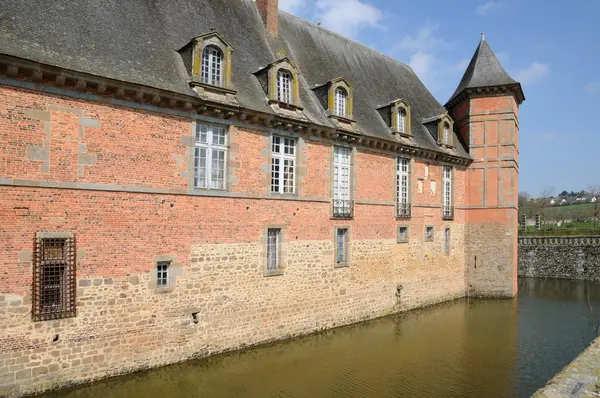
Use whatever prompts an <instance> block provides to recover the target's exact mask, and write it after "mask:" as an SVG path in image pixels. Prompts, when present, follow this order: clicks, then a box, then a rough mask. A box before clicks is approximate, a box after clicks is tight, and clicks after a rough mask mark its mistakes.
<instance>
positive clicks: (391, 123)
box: [377, 99, 412, 137]
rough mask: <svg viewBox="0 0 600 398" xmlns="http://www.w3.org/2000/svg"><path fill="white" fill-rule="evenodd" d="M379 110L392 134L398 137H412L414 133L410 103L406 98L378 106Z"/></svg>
mask: <svg viewBox="0 0 600 398" xmlns="http://www.w3.org/2000/svg"><path fill="white" fill-rule="evenodd" d="M377 111H378V112H379V114H380V115H381V117H382V118H383V120H384V122H385V123H386V124H387V125H388V127H389V128H390V132H391V133H392V134H394V135H396V136H397V137H410V136H411V135H412V132H411V131H412V130H411V129H412V123H411V119H412V118H411V113H410V104H409V103H408V102H407V101H406V100H403V99H397V100H395V101H393V102H392V103H390V104H388V105H385V106H382V107H380V108H378V109H377Z"/></svg>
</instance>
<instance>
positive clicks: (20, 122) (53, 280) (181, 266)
mask: <svg viewBox="0 0 600 398" xmlns="http://www.w3.org/2000/svg"><path fill="white" fill-rule="evenodd" d="M3 7H4V10H3V13H1V14H0V193H1V195H2V201H1V202H0V216H1V218H2V223H1V226H0V258H1V259H2V271H1V272H0V395H3V394H9V395H20V394H24V393H29V392H34V391H41V390H44V389H48V388H54V387H58V386H65V385H69V384H73V383H79V382H85V381H90V380H94V379H98V378H101V377H106V376H109V375H115V374H120V373H126V372H129V371H134V370H138V369H143V368H148V367H154V366H159V365H163V364H168V363H173V362H176V361H181V360H184V359H188V358H192V357H198V356H205V355H211V354H214V353H218V352H224V351H227V350H233V349H238V348H241V347H247V346H251V345H255V344H259V343H263V342H267V341H272V340H276V339H283V338H287V337H290V336H295V335H301V334H306V333H310V332H314V331H317V330H322V329H327V328H332V327H335V326H339V325H344V324H349V323H352V322H357V321H360V320H364V319H369V318H373V317H377V316H382V315H386V314H390V313H393V312H398V311H403V310H408V309H411V308H416V307H420V306H425V305H429V304H433V303H437V302H441V301H444V300H450V299H454V298H459V297H463V296H465V295H466V294H467V293H469V294H470V295H479V296H486V297H487V296H495V297H512V296H514V295H515V294H516V275H517V273H516V264H517V244H516V238H517V236H516V231H517V210H516V205H517V192H518V187H517V183H518V105H519V104H520V103H521V102H522V101H523V100H524V96H523V92H522V90H521V87H520V84H519V83H517V82H516V81H514V80H513V79H511V78H510V77H509V76H508V75H507V74H506V72H505V71H504V69H503V68H502V66H501V65H500V64H499V62H498V60H497V59H496V57H495V56H494V55H493V53H492V51H491V49H490V47H489V45H488V44H487V42H486V41H485V40H484V39H483V37H482V40H481V42H480V43H479V46H478V47H477V50H476V52H475V55H474V56H473V59H472V61H471V63H470V64H469V66H468V68H467V71H466V72H465V75H464V77H463V79H462V81H461V82H460V84H459V86H458V88H457V90H456V92H455V94H454V95H453V96H452V98H451V99H450V100H449V101H448V103H447V104H446V105H445V106H442V105H441V104H439V103H438V102H437V101H436V100H435V99H434V98H433V96H432V95H431V94H430V93H429V91H428V90H427V89H426V88H425V86H424V85H423V84H422V83H421V82H420V81H419V79H418V78H417V77H416V75H415V74H414V72H413V71H412V70H411V69H410V67H408V66H407V65H405V64H402V63H400V62H398V61H395V60H393V59H391V58H389V57H387V56H385V55H383V54H381V53H378V52H376V51H374V50H372V49H369V48H367V47H364V46H362V45H360V44H357V43H355V42H353V41H350V40H348V39H346V38H344V37H341V36H339V35H337V34H334V33H332V32H330V31H328V30H326V29H324V28H322V27H320V26H317V25H313V24H311V23H309V22H307V21H304V20H301V19H299V18H296V17H294V16H291V15H289V14H285V13H280V12H278V8H277V0H256V2H254V1H252V0H193V1H192V0H174V1H171V2H168V5H167V4H166V3H160V2H147V1H144V0H119V1H116V0H107V1H104V2H102V5H101V6H99V5H98V4H97V3H96V2H93V1H88V0H86V1H78V2H75V3H73V2H67V1H63V0H57V1H54V2H53V3H52V5H50V6H49V5H47V4H44V5H43V6H42V5H41V4H40V6H39V7H34V6H32V5H31V4H30V3H27V4H25V2H12V3H7V4H5V5H4V6H3Z"/></svg>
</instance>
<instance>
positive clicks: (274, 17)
mask: <svg viewBox="0 0 600 398" xmlns="http://www.w3.org/2000/svg"><path fill="white" fill-rule="evenodd" d="M255 1H256V7H258V12H259V13H260V16H261V17H262V19H263V22H264V23H265V28H266V29H267V34H269V35H271V36H277V35H278V34H279V4H278V3H279V0H255Z"/></svg>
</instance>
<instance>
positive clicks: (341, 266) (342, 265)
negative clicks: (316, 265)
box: [333, 263, 350, 268]
mask: <svg viewBox="0 0 600 398" xmlns="http://www.w3.org/2000/svg"><path fill="white" fill-rule="evenodd" d="M333 268H350V263H336V264H333Z"/></svg>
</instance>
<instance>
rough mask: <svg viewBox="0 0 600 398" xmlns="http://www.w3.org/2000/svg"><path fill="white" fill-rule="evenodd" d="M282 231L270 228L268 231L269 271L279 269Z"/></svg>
mask: <svg viewBox="0 0 600 398" xmlns="http://www.w3.org/2000/svg"><path fill="white" fill-rule="evenodd" d="M280 236H281V229H279V228H269V230H268V231H267V271H277V270H278V269H279V254H280V247H279V246H280Z"/></svg>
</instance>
